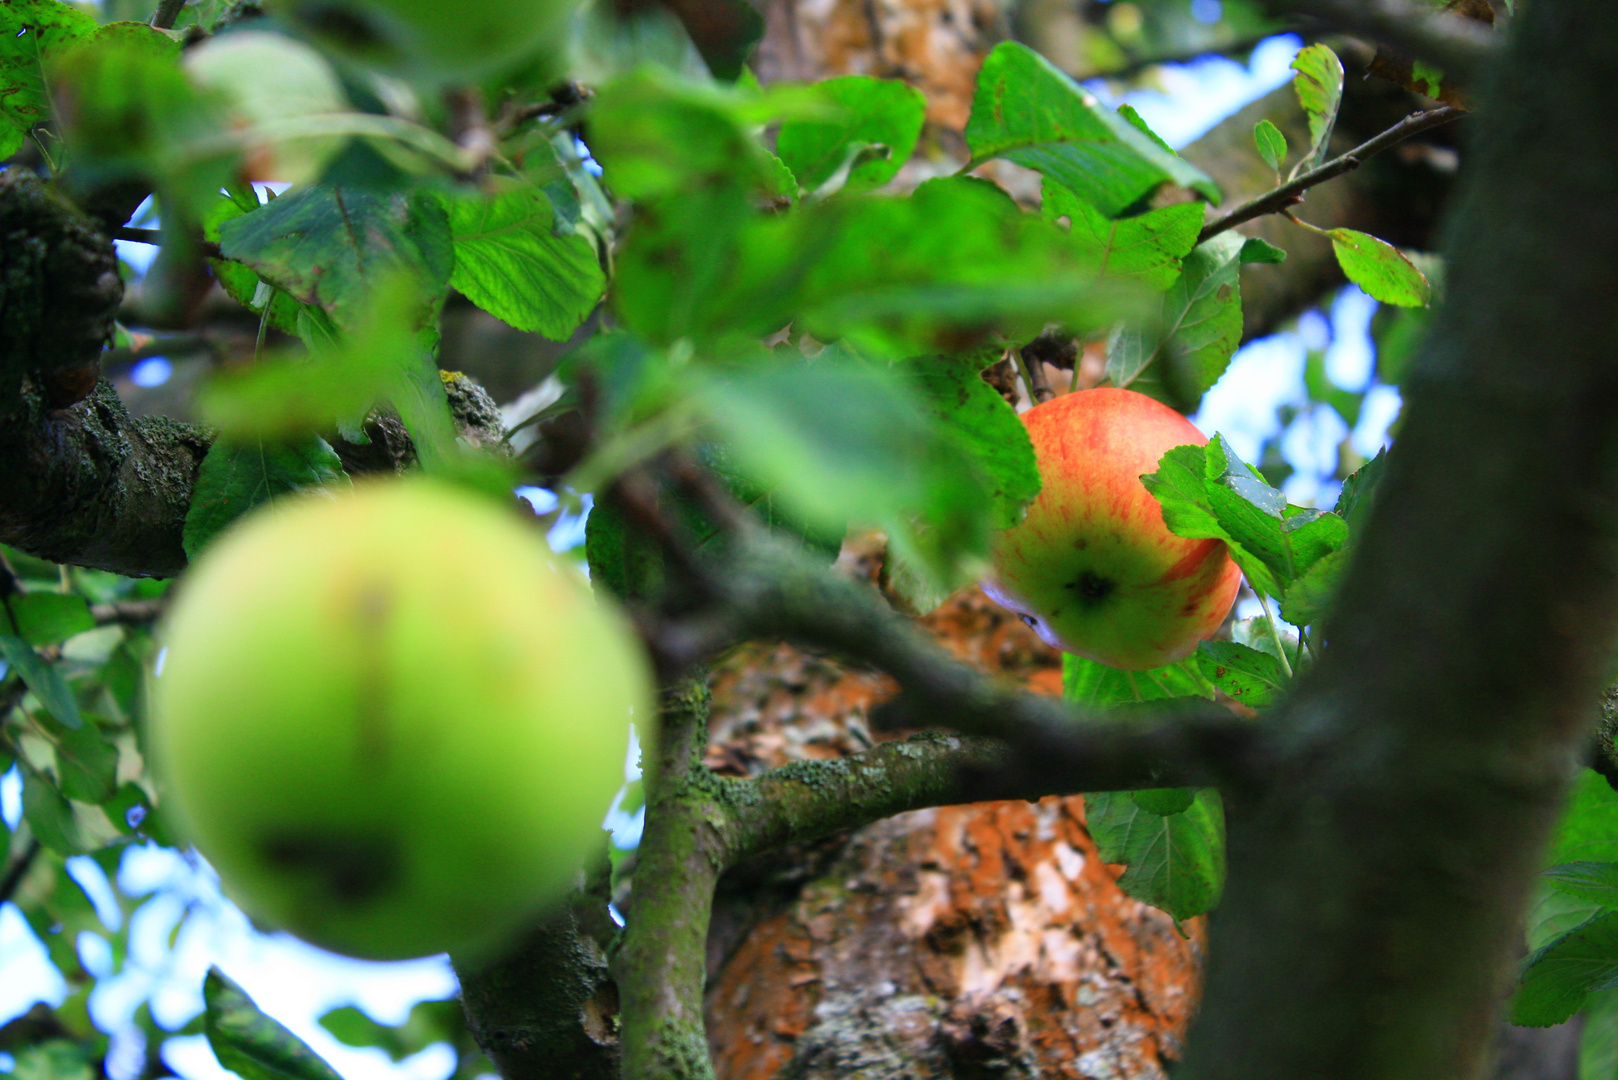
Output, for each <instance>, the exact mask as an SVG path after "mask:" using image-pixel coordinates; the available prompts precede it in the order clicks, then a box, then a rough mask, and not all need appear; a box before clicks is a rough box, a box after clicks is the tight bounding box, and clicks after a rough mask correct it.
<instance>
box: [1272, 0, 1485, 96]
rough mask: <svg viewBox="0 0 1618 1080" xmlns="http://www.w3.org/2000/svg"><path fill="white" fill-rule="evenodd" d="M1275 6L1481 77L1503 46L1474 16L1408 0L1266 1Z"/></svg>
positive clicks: (1464, 75)
mask: <svg viewBox="0 0 1618 1080" xmlns="http://www.w3.org/2000/svg"><path fill="white" fill-rule="evenodd" d="M1265 3H1266V6H1267V7H1269V8H1270V9H1271V10H1272V11H1277V12H1280V11H1291V12H1297V13H1301V14H1304V15H1312V16H1314V17H1315V18H1317V19H1320V20H1321V21H1322V22H1326V23H1329V24H1331V25H1332V26H1336V27H1338V28H1340V29H1342V30H1346V31H1348V32H1349V33H1353V34H1360V35H1363V36H1365V37H1369V38H1371V39H1373V40H1375V41H1381V42H1385V43H1386V44H1388V45H1392V46H1394V47H1395V48H1397V49H1399V50H1401V51H1402V52H1405V53H1408V54H1409V55H1411V56H1413V57H1416V58H1418V59H1421V60H1426V61H1428V62H1429V63H1432V64H1436V65H1437V66H1438V67H1440V68H1442V69H1443V71H1444V72H1445V74H1447V75H1451V76H1453V77H1455V78H1457V79H1460V80H1462V81H1465V82H1475V81H1476V80H1477V78H1478V76H1479V75H1480V74H1482V72H1483V69H1484V68H1485V67H1487V66H1488V65H1489V63H1490V62H1491V61H1493V59H1494V58H1495V56H1496V55H1497V54H1498V53H1499V51H1500V42H1499V39H1498V38H1497V37H1496V35H1495V34H1494V32H1493V31H1491V30H1490V29H1489V28H1487V27H1485V26H1484V25H1483V24H1482V23H1479V22H1477V21H1475V20H1473V19H1467V18H1463V17H1461V16H1459V15H1446V14H1443V13H1441V12H1436V11H1433V10H1432V9H1431V8H1424V7H1420V6H1417V5H1415V4H1412V3H1407V2H1405V0H1265Z"/></svg>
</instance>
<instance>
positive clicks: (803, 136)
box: [775, 75, 927, 192]
mask: <svg viewBox="0 0 1618 1080" xmlns="http://www.w3.org/2000/svg"><path fill="white" fill-rule="evenodd" d="M814 90H815V92H816V93H817V94H819V95H821V96H823V97H824V98H825V101H826V103H827V105H828V109H827V113H828V116H830V117H831V119H827V120H818V119H802V120H787V121H786V122H784V123H783V124H782V125H781V132H780V134H779V135H777V136H776V140H775V152H776V153H777V154H779V155H781V160H782V161H784V162H785V163H786V165H787V167H788V168H789V169H791V170H792V173H793V175H794V176H796V177H797V180H798V183H799V184H801V185H803V187H804V188H805V189H806V190H808V191H815V190H816V189H818V188H820V187H821V186H822V185H823V184H825V183H826V182H827V181H829V180H831V179H832V178H833V177H835V176H836V175H837V174H838V173H839V172H841V171H843V170H845V169H846V170H847V179H846V180H844V181H843V185H842V190H843V191H845V192H857V191H869V190H870V189H872V188H876V187H881V186H882V185H883V184H885V183H887V182H888V181H889V180H891V179H893V177H894V176H895V175H896V174H897V173H898V172H899V168H900V166H902V165H903V164H904V163H905V162H906V161H907V160H908V159H909V158H910V154H911V152H912V151H914V150H915V148H916V140H917V138H919V137H920V135H921V125H922V122H923V121H924V120H925V119H926V116H927V99H926V98H925V97H924V96H923V95H922V93H921V92H920V91H919V90H916V89H915V88H913V87H910V86H907V85H905V84H904V83H902V82H897V81H894V80H889V79H873V78H871V77H870V76H868V75H844V76H842V77H841V78H836V79H827V80H825V81H824V82H819V83H816V84H815V86H814ZM874 150H881V151H882V152H881V153H873V152H872V151H874Z"/></svg>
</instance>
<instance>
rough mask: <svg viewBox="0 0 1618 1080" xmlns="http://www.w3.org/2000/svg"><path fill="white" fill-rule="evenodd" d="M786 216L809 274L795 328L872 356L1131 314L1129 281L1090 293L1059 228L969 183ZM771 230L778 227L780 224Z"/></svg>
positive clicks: (1088, 278)
mask: <svg viewBox="0 0 1618 1080" xmlns="http://www.w3.org/2000/svg"><path fill="white" fill-rule="evenodd" d="M809 209H810V210H811V211H813V212H812V213H804V214H799V215H794V216H795V217H797V218H798V220H797V222H796V223H794V224H793V227H795V228H797V229H798V230H800V237H801V239H800V240H799V241H798V242H797V245H798V248H799V250H800V251H802V255H800V256H798V257H797V260H796V261H795V262H794V263H792V264H790V265H791V266H793V267H800V266H801V267H804V268H805V269H797V270H795V271H794V272H797V273H803V274H805V277H806V284H805V291H806V296H805V305H806V310H803V311H802V313H801V321H802V325H803V326H804V327H805V329H807V330H809V332H810V333H812V334H813V335H814V336H816V337H817V338H819V339H820V340H822V341H827V340H833V339H836V338H839V337H844V338H848V339H850V340H851V341H853V342H854V343H856V344H858V345H859V346H860V347H861V348H865V349H869V350H870V351H872V352H874V353H876V354H879V355H888V356H905V355H916V354H920V353H938V352H963V351H966V350H968V349H971V348H977V347H982V346H983V345H987V344H996V343H998V342H999V341H1001V340H1004V339H1010V340H1021V341H1026V340H1028V339H1030V338H1032V337H1034V336H1035V335H1036V334H1038V333H1039V331H1040V330H1041V329H1043V327H1044V326H1045V325H1046V324H1047V323H1048V322H1059V323H1062V324H1063V325H1064V326H1066V327H1067V328H1069V329H1070V330H1072V331H1073V332H1074V333H1083V332H1085V330H1087V329H1090V328H1098V327H1100V326H1103V325H1105V324H1107V323H1109V322H1112V321H1113V320H1115V319H1116V318H1118V317H1120V316H1121V315H1123V314H1127V313H1128V312H1129V310H1130V308H1133V307H1137V306H1138V305H1133V304H1131V303H1130V300H1131V299H1132V294H1133V292H1134V290H1131V289H1127V288H1126V286H1127V284H1128V283H1127V282H1106V283H1103V284H1106V285H1109V286H1110V287H1109V288H1103V287H1100V286H1098V283H1097V280H1096V275H1095V270H1094V267H1093V263H1092V262H1091V261H1090V260H1088V259H1086V258H1084V257H1083V256H1082V254H1081V253H1080V252H1077V251H1075V250H1074V246H1073V244H1072V243H1071V240H1070V238H1069V237H1067V236H1065V235H1064V234H1063V233H1062V232H1061V230H1060V229H1058V228H1057V227H1056V226H1055V225H1053V224H1051V223H1049V222H1047V221H1044V220H1042V219H1041V218H1040V217H1038V216H1035V215H1032V214H1028V213H1026V212H1024V211H1023V210H1022V209H1021V208H1020V207H1018V206H1017V204H1016V203H1015V202H1014V201H1012V199H1011V198H1010V197H1009V196H1008V195H1006V193H1005V192H1003V191H1001V190H1000V189H999V188H997V187H995V186H994V185H992V184H989V183H987V182H985V181H982V180H978V179H975V178H973V177H945V178H941V179H936V180H929V181H927V182H926V183H924V184H921V185H920V186H919V187H917V188H916V190H915V191H914V192H913V193H912V194H911V195H910V196H909V197H908V198H902V199H899V198H881V197H875V196H872V197H868V198H865V199H858V200H828V201H827V202H825V203H822V204H820V205H818V206H815V207H811V208H809ZM777 227H785V225H784V224H782V225H778V226H777Z"/></svg>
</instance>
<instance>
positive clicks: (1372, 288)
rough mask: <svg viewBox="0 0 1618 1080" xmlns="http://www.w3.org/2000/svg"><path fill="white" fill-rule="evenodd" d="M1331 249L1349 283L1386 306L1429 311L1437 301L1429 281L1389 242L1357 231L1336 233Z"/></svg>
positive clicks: (1333, 235)
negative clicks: (1393, 305)
mask: <svg viewBox="0 0 1618 1080" xmlns="http://www.w3.org/2000/svg"><path fill="white" fill-rule="evenodd" d="M1329 235H1330V236H1331V246H1332V250H1333V251H1334V252H1336V253H1337V262H1338V265H1340V266H1341V267H1342V268H1343V273H1344V274H1347V275H1348V280H1350V281H1352V282H1353V283H1354V284H1356V285H1358V286H1359V287H1360V288H1362V289H1364V290H1365V291H1366V292H1367V293H1369V294H1370V295H1371V296H1372V297H1374V298H1375V299H1377V300H1380V301H1382V302H1383V303H1384V304H1397V305H1398V306H1400V307H1426V306H1427V304H1428V303H1430V302H1431V301H1432V298H1433V288H1432V286H1431V285H1429V284H1428V283H1427V277H1426V275H1425V274H1423V273H1422V272H1421V271H1420V270H1418V269H1417V268H1416V264H1415V263H1413V262H1411V261H1410V259H1409V258H1408V257H1406V255H1405V254H1404V253H1403V252H1402V251H1400V250H1399V249H1398V248H1396V247H1394V246H1393V245H1392V244H1390V243H1388V242H1387V241H1385V240H1378V239H1377V238H1376V237H1374V236H1372V235H1370V234H1369V233H1362V232H1355V231H1354V230H1353V229H1332V230H1331V232H1330V234H1329Z"/></svg>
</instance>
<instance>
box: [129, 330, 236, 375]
mask: <svg viewBox="0 0 1618 1080" xmlns="http://www.w3.org/2000/svg"><path fill="white" fill-rule="evenodd" d="M218 347H219V344H218V342H216V341H214V339H213V338H212V337H210V336H208V335H207V334H169V335H168V336H166V337H154V338H152V339H150V340H148V341H144V342H142V343H141V344H139V345H135V346H132V347H130V348H123V349H108V350H107V351H106V352H104V353H102V354H101V364H102V367H104V368H105V367H113V366H116V365H119V364H133V363H136V362H137V361H141V360H147V359H150V358H151V357H154V356H186V355H189V354H190V353H199V352H214V351H216V350H217V349H218Z"/></svg>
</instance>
